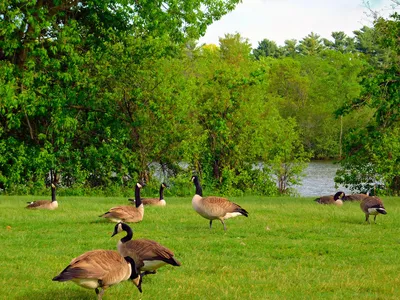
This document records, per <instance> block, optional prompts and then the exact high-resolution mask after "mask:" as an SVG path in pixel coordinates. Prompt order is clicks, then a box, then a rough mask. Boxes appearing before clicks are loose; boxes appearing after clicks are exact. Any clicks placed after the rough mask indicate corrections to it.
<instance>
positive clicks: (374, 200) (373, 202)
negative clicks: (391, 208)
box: [360, 196, 387, 223]
mask: <svg viewBox="0 0 400 300" xmlns="http://www.w3.org/2000/svg"><path fill="white" fill-rule="evenodd" d="M360 208H361V210H362V211H363V212H364V213H365V221H366V222H368V223H369V216H370V215H374V222H376V216H377V215H378V214H382V215H386V214H387V212H386V209H385V207H384V206H383V202H382V200H381V199H380V198H379V197H376V196H369V197H366V198H364V199H363V200H362V201H361V203H360Z"/></svg>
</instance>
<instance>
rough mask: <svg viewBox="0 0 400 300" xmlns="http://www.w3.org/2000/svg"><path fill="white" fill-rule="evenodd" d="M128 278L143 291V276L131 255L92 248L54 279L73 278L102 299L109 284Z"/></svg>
mask: <svg viewBox="0 0 400 300" xmlns="http://www.w3.org/2000/svg"><path fill="white" fill-rule="evenodd" d="M128 279H131V280H132V283H133V284H134V285H136V286H137V288H138V289H139V291H140V292H142V287H141V276H140V274H138V271H137V268H136V265H135V261H134V260H133V259H132V258H131V257H129V256H128V257H122V256H121V254H119V253H118V252H117V251H114V250H92V251H89V252H86V253H83V254H82V255H80V256H78V257H76V258H74V259H73V260H72V261H71V262H70V264H69V265H68V266H67V267H66V268H65V269H64V270H63V271H62V272H61V273H60V274H59V275H57V276H56V277H54V278H53V281H60V282H63V281H68V280H72V281H73V282H74V283H76V284H77V285H79V286H81V287H83V288H86V289H95V291H96V294H97V297H98V299H101V298H102V297H103V294H104V291H105V290H106V289H107V288H108V287H109V286H112V285H114V284H118V283H120V282H121V281H125V280H128ZM99 288H100V289H101V291H99Z"/></svg>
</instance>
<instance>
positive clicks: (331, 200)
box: [314, 192, 346, 206]
mask: <svg viewBox="0 0 400 300" xmlns="http://www.w3.org/2000/svg"><path fill="white" fill-rule="evenodd" d="M345 196H346V195H345V193H344V192H337V193H336V194H335V195H329V196H322V197H319V198H317V199H315V200H314V201H316V202H317V203H319V204H335V205H337V206H341V205H343V201H342V199H343V197H345Z"/></svg>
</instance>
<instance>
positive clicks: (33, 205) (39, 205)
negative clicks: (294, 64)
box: [26, 183, 58, 210]
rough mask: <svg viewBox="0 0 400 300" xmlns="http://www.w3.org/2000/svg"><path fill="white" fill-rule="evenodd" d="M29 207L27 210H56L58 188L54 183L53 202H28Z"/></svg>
mask: <svg viewBox="0 0 400 300" xmlns="http://www.w3.org/2000/svg"><path fill="white" fill-rule="evenodd" d="M27 203H28V204H29V205H28V206H26V208H29V209H48V210H54V209H56V208H57V207H58V202H57V200H56V186H55V184H54V183H52V184H51V201H50V200H37V201H33V202H27Z"/></svg>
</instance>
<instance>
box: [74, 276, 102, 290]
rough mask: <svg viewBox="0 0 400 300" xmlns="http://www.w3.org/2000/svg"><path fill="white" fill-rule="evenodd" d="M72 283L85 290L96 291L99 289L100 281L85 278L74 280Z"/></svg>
mask: <svg viewBox="0 0 400 300" xmlns="http://www.w3.org/2000/svg"><path fill="white" fill-rule="evenodd" d="M72 281H73V282H74V283H76V284H77V285H80V286H81V287H83V288H85V289H95V288H98V287H99V281H98V280H97V279H93V278H90V279H89V278H83V279H79V278H74V279H72Z"/></svg>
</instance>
